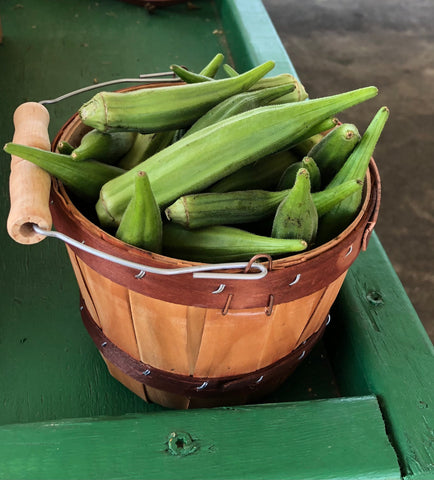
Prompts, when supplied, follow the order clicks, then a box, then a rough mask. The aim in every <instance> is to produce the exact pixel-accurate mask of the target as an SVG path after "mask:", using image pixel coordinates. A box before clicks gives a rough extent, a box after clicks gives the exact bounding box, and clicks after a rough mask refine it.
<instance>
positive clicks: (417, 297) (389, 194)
mask: <svg viewBox="0 0 434 480" xmlns="http://www.w3.org/2000/svg"><path fill="white" fill-rule="evenodd" d="M263 3H264V6H265V7H266V9H267V11H268V13H269V15H270V17H271V20H272V21H273V23H274V25H275V27H276V30H277V32H278V34H279V36H280V38H281V40H282V42H283V44H284V46H285V48H286V50H287V52H288V54H289V56H290V58H291V60H292V62H293V63H294V66H295V68H296V70H297V72H298V74H299V76H300V79H301V80H302V82H303V83H304V84H305V86H306V89H307V91H308V92H309V94H310V96H311V97H312V98H313V97H317V96H324V95H330V94H334V93H339V92H341V91H345V90H351V89H354V88H359V87H363V86H367V85H375V86H377V87H378V88H379V92H380V93H379V95H378V97H376V98H375V99H374V100H370V101H369V102H366V103H364V104H363V105H360V106H357V107H354V108H352V109H351V110H349V111H348V112H346V113H345V116H344V114H342V115H341V116H340V119H341V120H343V121H349V122H353V123H356V124H357V126H358V128H359V129H360V130H361V131H363V130H364V129H365V128H366V126H367V124H368V123H369V121H370V119H371V118H372V116H373V115H374V114H375V112H376V111H377V109H378V108H379V107H380V106H382V105H387V106H388V107H389V108H390V112H391V113H390V118H389V121H388V124H387V125H386V128H385V130H384V131H383V135H382V137H381V139H380V142H379V144H378V145H377V148H376V151H375V154H374V157H375V159H376V161H377V165H378V167H379V170H380V174H381V178H382V187H383V195H382V204H381V210H380V216H379V220H378V223H377V226H376V233H377V235H378V237H379V238H380V240H381V242H382V244H383V246H384V248H385V250H386V252H387V254H388V256H389V259H390V261H391V262H392V265H393V266H394V268H395V270H396V272H397V273H398V275H399V277H400V279H401V281H402V283H403V285H404V287H405V289H406V291H407V294H408V296H409V297H410V299H411V301H412V303H413V305H414V307H415V309H416V311H417V312H418V314H419V317H420V319H421V321H422V323H423V324H424V326H425V329H426V330H427V332H428V334H429V335H430V337H431V339H432V340H434V316H433V303H434V301H433V296H434V273H433V264H434V261H433V260H434V257H433V252H434V240H433V233H434V228H433V225H434V189H433V180H432V178H433V177H431V175H432V174H433V170H432V164H433V157H432V156H433V153H434V148H433V147H434V134H433V133H434V132H433V127H434V88H433V83H434V29H433V26H432V25H433V20H434V2H433V1H432V0H412V1H411V2H408V1H407V0H381V1H378V0H353V1H352V2H347V1H345V0H304V1H303V2H296V1H295V0H263ZM355 119H357V120H355ZM430 165H431V168H430Z"/></svg>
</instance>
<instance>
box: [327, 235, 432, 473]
mask: <svg viewBox="0 0 434 480" xmlns="http://www.w3.org/2000/svg"><path fill="white" fill-rule="evenodd" d="M333 319H334V320H333V324H334V327H333V328H332V330H331V331H329V334H328V338H329V339H330V351H331V352H334V354H332V361H333V366H334V370H335V372H336V375H337V376H338V382H339V385H340V388H341V389H342V392H343V393H344V394H346V395H358V394H361V393H363V392H371V393H374V394H376V395H377V396H378V397H379V400H380V405H381V408H382V411H383V414H384V416H385V420H386V424H387V429H388V432H389V434H390V436H391V438H392V440H393V443H394V445H395V447H396V449H397V451H398V453H399V458H400V462H401V464H402V467H403V471H404V474H405V476H406V477H407V478H411V479H419V478H420V479H422V478H434V448H433V445H434V409H433V405H434V382H433V372H434V349H433V345H432V343H431V341H430V339H429V337H428V335H427V333H426V331H425V330H424V328H423V326H422V324H421V322H420V320H419V318H418V316H417V314H416V312H415V310H414V308H413V306H412V304H411V302H410V300H409V299H408V297H407V295H406V294H405V290H404V288H403V286H402V284H401V282H400V280H399V278H398V277H397V275H396V273H395V272H394V270H393V268H392V266H391V264H390V262H389V259H388V258H387V255H386V253H385V252H384V250H383V248H382V247H381V244H380V242H379V240H378V237H377V236H375V235H374V236H373V237H372V238H371V241H370V244H369V247H368V249H367V251H366V252H364V253H362V254H361V256H360V257H359V259H358V260H357V261H356V262H355V264H354V265H353V266H352V268H351V270H350V272H349V274H348V277H347V280H345V282H344V285H343V287H342V290H341V292H340V294H339V297H338V301H337V303H336V305H335V307H334V309H333ZM337 335H338V336H339V337H337ZM333 340H334V341H333Z"/></svg>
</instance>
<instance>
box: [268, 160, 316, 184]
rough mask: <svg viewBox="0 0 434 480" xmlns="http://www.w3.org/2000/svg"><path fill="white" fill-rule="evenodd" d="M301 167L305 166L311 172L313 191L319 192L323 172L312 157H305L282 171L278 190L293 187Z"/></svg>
mask: <svg viewBox="0 0 434 480" xmlns="http://www.w3.org/2000/svg"><path fill="white" fill-rule="evenodd" d="M300 168H305V169H306V170H307V171H308V172H309V177H310V183H311V188H312V192H317V191H318V190H319V189H320V188H321V172H320V171H319V168H318V165H317V164H316V162H315V160H314V159H313V158H312V157H307V156H306V157H303V158H302V160H301V161H300V162H295V163H293V164H292V165H289V167H288V168H287V169H286V170H285V171H284V172H283V173H282V176H281V177H280V180H279V183H278V185H277V189H278V190H284V189H286V188H292V186H293V185H294V183H295V179H296V177H297V173H298V171H299V170H300Z"/></svg>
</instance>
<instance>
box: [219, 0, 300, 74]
mask: <svg viewBox="0 0 434 480" xmlns="http://www.w3.org/2000/svg"><path fill="white" fill-rule="evenodd" d="M217 4H218V6H219V10H220V14H221V18H222V23H223V28H224V31H225V33H226V37H227V39H228V42H229V44H230V45H231V46H235V45H236V46H237V47H236V49H234V50H233V51H232V57H233V62H234V65H235V66H236V68H238V69H239V70H240V71H244V70H247V69H249V68H252V66H253V65H259V64H260V63H263V62H265V61H267V60H273V61H274V62H275V63H276V66H275V68H274V69H273V70H272V71H271V72H270V73H269V76H270V75H277V74H280V73H291V74H292V75H295V76H297V73H296V71H295V68H294V66H293V65H292V62H291V60H290V58H289V56H288V54H287V52H286V50H285V48H284V46H283V45H282V43H281V41H280V38H279V36H278V34H277V32H276V29H275V28H274V25H273V24H272V22H271V20H270V17H269V16H268V13H267V11H266V9H265V7H264V5H263V3H262V1H261V0H220V1H217Z"/></svg>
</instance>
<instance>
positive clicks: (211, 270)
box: [33, 224, 268, 280]
mask: <svg viewBox="0 0 434 480" xmlns="http://www.w3.org/2000/svg"><path fill="white" fill-rule="evenodd" d="M33 230H34V231H35V233H37V234H38V235H45V236H47V237H53V238H57V239H58V240H62V241H64V242H65V243H67V244H69V245H71V246H73V247H75V248H78V249H80V250H83V251H85V252H87V253H90V254H92V255H95V256H96V257H99V258H103V259H104V260H108V261H110V262H113V263H117V264H119V265H123V266H124V267H128V268H132V269H135V270H138V271H139V275H137V276H136V277H137V278H139V279H140V278H143V277H144V276H145V275H146V273H155V274H158V275H181V274H186V273H192V274H193V278H210V279H220V280H258V279H261V278H263V277H265V276H266V275H267V273H268V269H267V267H266V266H265V265H262V264H261V263H256V262H253V263H251V262H231V263H214V264H205V265H195V266H192V267H181V268H157V267H151V266H149V265H142V264H140V263H136V262H131V261H129V260H125V259H123V258H119V257H116V256H114V255H110V254H108V253H105V252H101V251H100V250H97V249H96V248H93V247H90V246H88V245H85V244H84V243H81V242H79V241H77V240H74V239H73V238H71V237H69V236H68V235H65V234H64V233H61V232H56V231H53V230H45V229H43V228H40V227H39V226H38V225H36V224H34V225H33ZM247 266H250V269H256V270H258V272H256V273H250V272H246V271H244V272H243V273H225V272H216V271H215V270H233V269H237V270H238V269H242V268H245V267H247Z"/></svg>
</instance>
